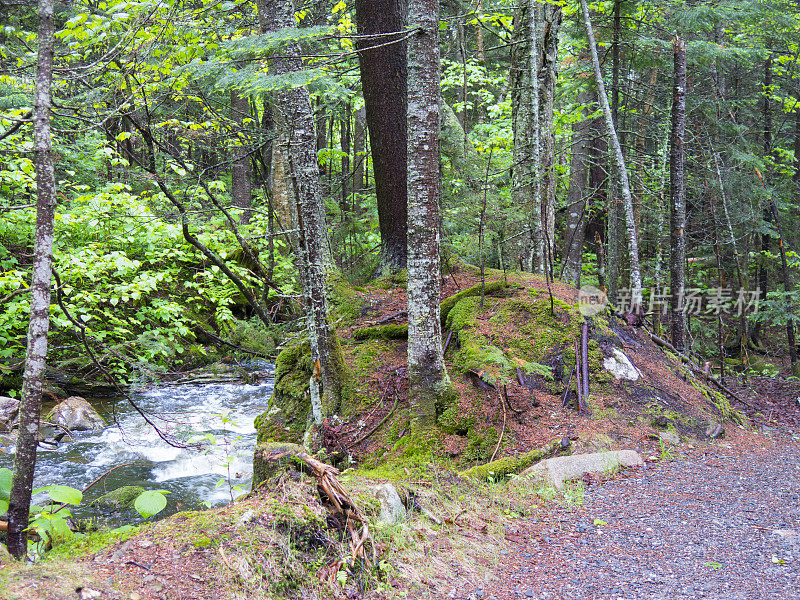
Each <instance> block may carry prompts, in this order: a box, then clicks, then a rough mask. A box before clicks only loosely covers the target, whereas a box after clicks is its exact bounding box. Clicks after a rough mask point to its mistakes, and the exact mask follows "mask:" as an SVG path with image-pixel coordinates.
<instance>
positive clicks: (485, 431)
mask: <svg viewBox="0 0 800 600" xmlns="http://www.w3.org/2000/svg"><path fill="white" fill-rule="evenodd" d="M499 437H500V434H499V433H498V431H497V429H496V428H495V427H492V426H490V425H482V424H481V425H477V426H475V427H472V428H471V429H470V430H469V433H468V434H467V439H468V440H469V441H468V442H467V447H466V448H465V449H464V452H463V453H462V454H461V460H462V461H463V462H464V463H474V462H486V461H488V460H489V459H490V458H491V457H492V454H494V450H495V448H497V440H498V438H499Z"/></svg>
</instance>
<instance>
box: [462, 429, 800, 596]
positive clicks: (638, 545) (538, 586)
mask: <svg viewBox="0 0 800 600" xmlns="http://www.w3.org/2000/svg"><path fill="white" fill-rule="evenodd" d="M586 490H587V498H586V501H585V504H584V505H583V506H582V507H580V508H579V509H575V510H569V509H560V510H554V511H551V512H550V513H549V514H546V515H544V516H542V517H536V518H533V519H531V520H529V522H528V524H526V526H525V527H523V528H522V530H523V531H524V533H523V535H522V539H521V540H520V541H519V543H518V544H517V546H516V547H515V548H514V549H513V550H512V551H511V552H510V553H509V555H508V559H507V561H505V562H504V564H503V566H502V567H501V568H500V570H499V572H498V577H499V579H500V582H501V583H498V584H496V585H493V586H487V587H486V588H484V589H481V590H474V592H477V594H478V595H480V597H483V598H485V599H487V600H488V599H490V598H495V599H498V600H500V599H510V598H535V599H548V600H549V599H552V598H586V599H593V598H597V599H601V598H602V599H606V598H609V599H614V600H620V599H625V600H632V599H639V598H641V599H647V600H655V599H662V598H663V599H665V600H666V599H669V600H674V599H678V598H686V599H694V598H715V599H717V598H718V599H720V600H721V599H725V600H756V599H772V598H774V599H776V600H778V599H785V598H797V597H798V590H800V570H798V564H799V563H800V459H798V447H797V445H796V442H792V441H789V442H787V441H786V440H778V441H774V442H771V443H768V445H766V446H762V447H752V448H747V449H746V450H744V451H742V448H741V447H738V448H737V447H734V445H732V444H728V443H723V444H721V445H713V446H710V447H707V448H703V449H697V450H695V451H693V452H690V453H689V454H688V455H687V456H686V457H685V458H681V460H675V461H671V462H668V463H666V464H662V465H659V466H658V467H656V468H653V467H652V466H649V467H648V468H645V469H642V470H638V471H635V472H629V473H627V474H626V475H625V476H623V477H620V478H618V479H616V480H614V481H611V482H608V483H605V484H599V485H598V484H593V483H590V484H589V485H587V488H586ZM478 595H475V594H473V595H472V597H478ZM456 597H464V598H466V597H470V594H469V593H468V594H457V595H456Z"/></svg>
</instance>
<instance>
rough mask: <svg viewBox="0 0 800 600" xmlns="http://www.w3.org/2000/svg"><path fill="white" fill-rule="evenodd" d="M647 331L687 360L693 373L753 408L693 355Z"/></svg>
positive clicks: (658, 341) (665, 346) (660, 344)
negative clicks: (701, 364) (702, 365)
mask: <svg viewBox="0 0 800 600" xmlns="http://www.w3.org/2000/svg"><path fill="white" fill-rule="evenodd" d="M645 331H647V335H649V336H650V339H651V340H653V342H655V343H656V345H658V346H661V347H662V348H666V349H667V350H669V351H670V352H673V353H675V354H677V355H678V357H679V358H681V359H682V360H684V361H686V362H687V363H688V364H689V369H691V371H692V372H693V373H696V374H698V375H701V376H702V377H703V378H704V379H705V380H706V381H710V382H711V383H713V384H714V385H715V386H717V387H718V388H719V389H720V391H722V392H724V393H726V394H728V395H729V396H730V397H731V398H733V399H734V400H736V401H737V402H740V403H741V404H743V405H744V406H747V407H748V408H753V405H752V404H750V403H749V402H747V401H746V400H744V399H743V398H742V397H741V396H739V394H737V393H736V392H734V391H733V390H732V389H730V388H728V387H727V386H726V385H724V384H723V383H722V382H721V381H720V380H719V379H717V377H716V376H715V375H714V374H712V373H707V372H706V371H705V370H704V369H703V368H702V367H700V366H699V365H698V364H697V363H695V362H694V360H693V359H692V357H691V356H689V355H687V354H684V353H683V352H680V351H679V350H678V349H677V348H676V347H675V346H673V345H672V344H670V343H669V342H668V341H667V340H665V339H664V338H661V337H659V336H657V335H656V334H655V333H652V332H650V331H648V330H647V329H645Z"/></svg>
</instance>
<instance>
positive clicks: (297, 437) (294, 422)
mask: <svg viewBox="0 0 800 600" xmlns="http://www.w3.org/2000/svg"><path fill="white" fill-rule="evenodd" d="M312 372H313V365H312V364H311V350H310V348H309V346H308V344H297V345H295V346H290V347H288V348H285V349H284V350H283V351H282V352H281V353H280V354H279V355H278V358H277V360H276V361H275V389H274V391H273V393H272V397H271V398H270V399H269V408H268V409H267V411H266V412H264V413H262V414H260V415H259V416H258V417H256V420H255V427H256V430H257V431H258V443H259V444H260V443H262V442H266V441H276V442H294V443H302V440H303V436H304V435H305V432H306V430H307V429H308V425H309V415H310V413H311V401H310V399H309V394H308V387H309V380H310V379H311V375H312Z"/></svg>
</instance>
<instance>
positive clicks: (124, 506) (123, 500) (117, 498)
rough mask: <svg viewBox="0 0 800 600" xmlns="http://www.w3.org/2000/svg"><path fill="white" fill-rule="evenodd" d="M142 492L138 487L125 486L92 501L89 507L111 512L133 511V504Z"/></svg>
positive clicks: (141, 488)
mask: <svg viewBox="0 0 800 600" xmlns="http://www.w3.org/2000/svg"><path fill="white" fill-rule="evenodd" d="M144 491H145V490H144V488H143V487H139V486H138V485H126V486H124V487H121V488H117V489H115V490H112V491H110V492H108V493H107V494H103V495H102V496H100V497H99V498H97V499H96V500H93V501H92V502H91V503H90V506H96V507H98V508H101V509H107V510H112V511H122V510H135V509H134V507H133V503H134V502H136V498H138V497H139V495H140V494H142V493H143V492H144Z"/></svg>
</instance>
